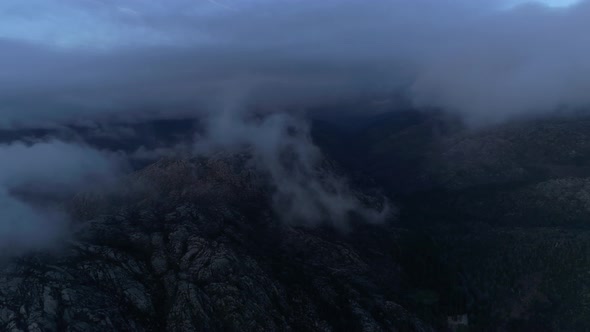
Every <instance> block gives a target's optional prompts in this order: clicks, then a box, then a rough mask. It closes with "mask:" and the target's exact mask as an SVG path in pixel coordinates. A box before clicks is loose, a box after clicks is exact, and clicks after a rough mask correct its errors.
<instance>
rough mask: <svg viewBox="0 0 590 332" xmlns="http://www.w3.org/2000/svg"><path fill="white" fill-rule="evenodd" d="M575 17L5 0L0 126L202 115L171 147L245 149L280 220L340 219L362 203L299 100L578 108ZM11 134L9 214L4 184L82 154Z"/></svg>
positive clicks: (419, 7) (486, 5)
mask: <svg viewBox="0 0 590 332" xmlns="http://www.w3.org/2000/svg"><path fill="white" fill-rule="evenodd" d="M589 18H590V3H589V2H587V1H580V2H578V3H575V4H570V5H569V6H555V4H553V5H552V6H549V5H544V4H543V3H541V2H523V1H520V2H518V3H517V2H514V1H500V0H498V1H493V0H486V1H484V0H482V1H466V0H452V1H451V0H420V1H406V0H375V1H361V0H346V1H335V0H328V1H321V2H318V1H303V0H301V1H295V0H280V1H266V0H257V1H256V0H251V1H229V0H225V1H222V0H216V1H188V0H170V1H166V3H165V4H164V3H162V2H161V1H156V0H148V1H141V2H137V1H130V0H127V1H110V0H106V1H70V0H65V1H57V0H52V1H41V0H27V1H16V0H10V1H3V2H2V3H1V4H0V72H1V73H2V75H0V127H1V128H8V129H17V128H39V127H50V128H60V126H65V125H71V124H74V125H89V126H92V125H93V123H95V122H106V123H108V122H117V121H118V122H121V121H122V122H141V121H144V120H147V119H154V118H158V119H173V118H186V117H188V118H198V119H207V121H206V122H207V124H208V127H207V129H206V134H205V135H200V136H199V135H197V139H196V141H195V142H194V144H195V147H194V148H187V147H186V146H184V145H181V146H179V147H178V149H180V150H183V151H186V150H191V151H193V152H194V153H197V154H203V153H207V152H206V151H210V150H211V149H215V148H218V149H228V148H231V149H235V148H236V147H243V146H248V147H250V148H251V149H252V151H253V152H252V154H253V159H254V160H255V161H256V163H257V164H258V165H260V168H261V169H263V170H264V171H265V172H267V173H268V174H269V176H270V178H271V179H272V181H273V183H274V186H275V188H276V196H275V198H274V201H275V202H274V204H275V206H276V210H277V211H285V215H286V217H285V218H287V219H308V220H316V219H323V218H330V219H341V218H343V216H344V215H346V214H348V213H349V212H350V211H353V210H356V211H362V208H361V207H360V203H359V202H358V199H357V198H356V197H355V194H354V193H353V191H352V189H350V187H349V186H348V185H347V184H346V181H345V180H343V179H339V178H337V177H334V178H330V179H326V178H323V177H322V176H321V175H320V174H319V173H318V171H317V169H318V167H319V166H318V165H320V164H321V160H322V157H321V153H320V151H319V150H318V149H317V148H316V147H315V146H314V145H313V143H312V142H311V140H310V139H309V137H308V136H309V135H308V124H306V120H305V119H306V117H307V116H310V112H311V113H313V111H311V110H312V109H318V108H320V109H321V106H322V105H328V104H334V103H341V104H343V103H346V102H351V101H356V100H388V99H389V98H392V96H400V95H401V96H403V98H404V99H407V100H408V101H409V102H410V103H411V105H412V107H413V108H414V109H416V110H417V111H420V110H422V109H432V108H435V109H439V110H442V111H444V112H449V113H452V114H455V115H459V116H460V117H461V118H462V119H463V120H464V121H465V122H466V123H467V124H471V125H474V126H482V125H488V124H495V123H502V122H506V121H510V120H513V119H521V118H526V117H537V116H543V115H545V114H550V113H552V112H556V111H565V112H567V111H574V110H575V111H579V110H584V109H585V108H586V107H587V105H588V103H589V102H590V95H588V94H587V93H586V91H587V90H588V89H589V88H590V57H588V56H587V55H588V54H589V53H590V49H589V47H590V46H588V45H590V43H588V40H587V39H588V38H590V37H588V34H587V31H588V30H589V29H590V19H589ZM228 105H230V107H228ZM395 108H396V107H395V105H392V107H391V109H392V111H395ZM363 111H365V110H363V109H362V108H359V109H358V112H363ZM257 116H262V118H258V120H256V121H254V122H252V119H253V118H256V117H257ZM311 116H313V114H311ZM36 146H37V145H33V148H35V147H36ZM17 147H18V149H17V148H14V146H9V147H5V148H4V149H3V151H5V152H3V153H6V156H7V157H6V158H8V159H11V158H13V159H14V158H15V157H14V156H16V159H14V160H15V163H16V164H14V165H16V166H14V165H13V166H14V167H13V166H10V165H12V164H10V163H9V165H8V166H2V167H0V172H2V174H7V175H6V176H4V177H2V176H0V179H3V180H2V185H3V186H4V188H5V189H4V190H3V191H2V195H3V196H2V197H5V199H6V200H5V202H6V205H7V206H10V207H12V208H13V210H14V211H15V212H14V213H15V215H17V214H22V213H28V214H30V215H31V216H33V213H36V212H34V211H30V210H29V209H28V208H29V207H27V205H26V204H25V203H23V202H15V201H13V199H14V197H12V196H10V189H11V186H13V185H14V184H13V182H14V181H17V182H18V183H19V184H22V183H28V184H30V183H37V182H38V181H39V179H41V180H42V181H41V183H44V181H54V182H55V181H58V183H48V185H49V184H50V185H51V186H61V185H62V184H63V183H66V184H68V185H69V184H71V183H70V181H74V183H76V181H78V180H81V179H84V178H85V177H86V175H84V174H85V173H84V172H82V171H80V170H82V169H84V170H86V169H93V167H95V166H90V165H89V164H86V163H85V162H86V161H85V160H86V159H80V158H76V156H79V155H80V153H81V154H85V153H89V152H88V151H86V150H80V151H78V150H75V149H74V150H72V149H71V146H69V145H67V144H66V145H63V144H57V143H55V142H53V143H51V144H50V145H48V146H43V147H44V148H52V149H55V150H54V151H52V152H51V153H50V154H43V153H40V154H37V153H36V152H35V153H32V150H31V148H25V147H24V146H20V145H17ZM204 147H207V148H204ZM37 148H40V147H37ZM160 150H161V151H160ZM160 150H158V151H146V150H138V151H137V152H136V153H135V154H136V155H137V156H140V157H142V158H153V155H154V154H158V153H160V152H162V151H163V152H167V151H169V150H168V149H166V148H161V149H160ZM173 150H175V149H174V148H173ZM23 151H24V152H23ZM159 151H160V152H159ZM285 151H287V153H290V154H291V158H292V160H291V161H293V160H294V161H295V162H294V163H293V164H291V165H289V163H285V162H284V161H281V160H282V159H281V158H283V155H284V154H285V153H286V152H285ZM60 154H64V157H63V158H59V159H55V158H54V156H55V155H60ZM93 156H94V158H95V159H96V158H99V159H100V157H99V156H98V155H93ZM29 158H37V159H35V161H37V160H38V164H39V165H41V164H44V163H49V164H52V163H53V165H54V167H53V168H54V169H57V170H59V171H58V174H63V176H57V177H53V176H52V177H50V176H48V175H47V174H48V173H46V172H45V169H47V168H46V166H45V165H44V167H42V168H39V169H36V168H34V167H36V166H35V162H30V160H29ZM3 160H5V159H3ZM22 163H26V164H27V165H30V167H33V168H32V169H29V168H25V169H20V166H19V165H21V164H22ZM107 164H108V163H107ZM107 164H105V163H101V162H99V163H98V165H99V166H97V167H98V169H103V168H105V167H106V168H108V167H107V166H106V165H107ZM91 165H95V164H94V163H91ZM288 166H291V168H289V167H288ZM72 167H74V168H75V169H76V170H78V171H74V172H73V173H72V172H71V171H72V170H71V168H72ZM66 174H67V175H66ZM71 174H74V175H71ZM15 179H16V180H15ZM59 181H61V182H59ZM6 197H9V198H10V197H12V198H11V199H12V200H8V198H6ZM285 202H286V203H285ZM23 204H25V205H23ZM19 211H20V212H19ZM22 211H25V212H22ZM375 213H376V214H377V215H378V214H379V212H375ZM302 214H303V215H302ZM35 215H36V214H35ZM31 219H32V220H35V218H34V217H31ZM377 219H378V218H377ZM33 228H35V227H33ZM19 232H23V231H22V230H21V231H19ZM7 234H10V232H8V233H7Z"/></svg>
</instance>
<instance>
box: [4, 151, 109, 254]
mask: <svg viewBox="0 0 590 332" xmlns="http://www.w3.org/2000/svg"><path fill="white" fill-rule="evenodd" d="M0 159H1V160H2V164H0V211H2V212H1V214H0V250H2V252H4V253H13V252H21V251H24V250H28V249H41V248H46V247H47V246H50V245H52V244H54V243H55V241H56V240H58V239H59V238H61V237H63V236H64V235H65V234H66V232H67V225H68V223H67V222H68V220H67V217H66V215H65V214H64V213H63V211H61V210H60V209H59V207H56V206H55V205H53V204H44V202H43V201H44V200H47V199H50V198H51V197H55V196H58V197H61V196H62V195H64V194H68V193H69V194H72V193H74V192H76V191H77V190H80V189H81V188H83V187H85V186H89V185H96V184H99V183H104V182H105V181H109V180H111V179H113V177H114V176H115V175H116V174H117V173H119V172H120V167H121V163H120V161H119V160H117V158H116V157H113V156H110V155H107V154H104V153H101V152H99V151H96V150H93V149H91V148H89V147H86V146H81V145H77V144H73V143H65V142H61V141H47V142H39V143H35V144H25V143H20V142H14V143H12V144H5V145H0Z"/></svg>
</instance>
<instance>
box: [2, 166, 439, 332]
mask: <svg viewBox="0 0 590 332" xmlns="http://www.w3.org/2000/svg"><path fill="white" fill-rule="evenodd" d="M263 183H264V181H261V179H260V176H259V175H258V174H257V173H256V171H255V170H253V169H251V168H250V167H248V165H247V161H245V160H244V158H242V157H241V156H233V157H231V158H211V159H194V160H166V161H160V162H158V163H156V164H154V165H151V166H150V167H148V168H146V169H144V170H143V171H141V172H139V173H137V174H135V175H133V176H132V177H131V178H129V179H128V180H127V181H126V182H125V183H124V185H123V188H121V189H120V190H118V191H117V192H116V193H114V192H113V193H85V194H80V195H78V196H77V197H76V198H75V199H74V201H73V202H72V204H71V206H70V210H71V213H72V215H73V216H74V217H75V218H74V219H75V220H77V224H76V225H75V229H76V230H75V232H74V233H75V234H74V235H73V236H72V239H71V240H70V241H69V242H68V243H67V244H64V245H63V248H60V249H59V250H56V251H55V252H51V253H32V254H28V255H26V256H21V257H19V258H16V259H15V258H12V259H9V260H7V261H5V262H3V263H1V265H0V330H2V331H342V330H347V331H354V330H358V331H430V330H431V328H430V327H429V326H428V325H426V324H425V323H423V322H422V321H421V320H420V319H418V318H417V317H416V316H415V315H413V314H412V313H410V312H409V311H408V310H406V309H404V308H403V307H402V306H400V305H399V304H398V301H397V300H396V291H397V289H398V287H399V275H400V273H401V272H400V266H399V265H398V264H397V263H396V261H395V259H394V258H393V256H391V255H389V254H387V249H384V248H387V247H388V246H389V247H393V246H395V237H396V231H395V229H393V228H391V227H388V226H367V227H362V229H363V230H362V231H359V232H358V233H355V227H354V225H353V226H352V227H351V228H350V229H349V230H348V231H347V232H341V231H337V230H334V229H327V228H324V227H317V228H313V229H310V228H301V227H293V226H289V225H286V224H284V223H281V222H280V221H278V220H276V218H275V216H274V215H273V213H272V209H270V207H269V192H268V188H266V187H265V186H264V185H263Z"/></svg>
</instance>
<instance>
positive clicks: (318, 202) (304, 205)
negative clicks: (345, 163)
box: [195, 112, 392, 227]
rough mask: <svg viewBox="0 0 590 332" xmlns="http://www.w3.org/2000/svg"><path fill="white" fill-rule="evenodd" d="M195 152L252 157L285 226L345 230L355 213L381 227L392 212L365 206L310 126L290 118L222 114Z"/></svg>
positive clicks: (377, 207)
mask: <svg viewBox="0 0 590 332" xmlns="http://www.w3.org/2000/svg"><path fill="white" fill-rule="evenodd" d="M195 150H196V152H197V153H198V154H205V155H207V154H210V153H216V152H217V151H220V150H222V151H230V152H241V151H249V153H250V154H251V158H252V162H253V165H254V166H255V167H257V168H258V169H259V170H260V171H262V173H263V174H265V175H267V176H268V179H269V183H270V184H271V186H272V188H273V205H274V209H275V212H277V214H278V215H279V216H281V217H282V219H283V220H284V221H286V222H290V223H294V224H304V225H307V226H313V225H318V224H320V223H326V222H329V223H332V225H334V226H337V227H346V225H347V223H348V222H349V221H350V220H349V218H350V217H351V213H355V214H356V215H357V217H358V216H359V215H360V216H361V218H362V219H364V220H365V221H368V222H372V223H379V222H381V221H383V220H384V219H385V218H387V217H389V216H390V213H391V212H392V211H391V210H390V207H389V206H388V205H387V203H384V202H381V204H379V206H375V205H373V206H369V205H367V204H364V203H362V202H361V200H360V199H359V195H358V193H355V192H354V191H353V190H352V189H351V187H350V186H349V185H348V183H347V182H346V180H345V179H344V178H342V177H339V176H337V175H336V174H335V172H333V170H332V169H331V167H332V166H331V165H329V164H327V161H326V160H325V159H324V158H323V156H322V154H321V153H320V151H319V149H318V148H317V147H316V146H314V145H313V143H312V142H311V138H310V132H309V127H308V126H307V124H306V123H305V122H304V121H302V120H300V119H297V118H295V117H293V116H291V115H288V114H271V115H268V116H264V117H254V118H238V117H235V114H234V113H233V112H225V113H222V114H219V115H217V116H215V117H213V118H210V121H209V126H208V132H207V133H205V135H204V136H202V137H200V138H199V139H198V140H197V143H196V146H195Z"/></svg>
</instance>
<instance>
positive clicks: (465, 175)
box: [319, 111, 590, 331]
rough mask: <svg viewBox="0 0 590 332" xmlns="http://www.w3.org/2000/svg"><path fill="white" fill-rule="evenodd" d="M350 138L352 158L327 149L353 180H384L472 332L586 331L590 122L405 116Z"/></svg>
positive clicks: (589, 322) (381, 120)
mask: <svg viewBox="0 0 590 332" xmlns="http://www.w3.org/2000/svg"><path fill="white" fill-rule="evenodd" d="M322 131H323V130H322ZM323 132H325V131H323ZM332 132H336V131H335V130H332ZM342 137H343V140H346V141H347V142H349V143H348V145H347V146H355V147H356V148H355V150H350V149H349V150H348V152H349V153H346V152H345V151H344V150H339V146H337V145H331V144H330V140H326V139H323V138H322V137H321V135H319V138H320V140H319V141H321V142H323V144H324V149H325V150H326V151H328V153H329V154H330V155H331V156H334V157H335V159H336V160H338V161H339V162H341V163H342V164H343V165H346V168H348V169H349V172H350V174H355V178H356V181H357V182H359V183H361V184H362V183H373V184H374V183H377V184H381V185H382V187H383V189H384V190H385V191H386V192H388V193H389V194H390V195H391V196H392V197H394V198H393V200H394V201H395V202H396V204H398V207H399V211H400V215H399V223H400V226H402V227H405V228H407V229H409V230H412V231H414V232H422V234H424V236H425V238H426V239H428V240H427V241H425V242H426V243H427V242H428V241H430V242H432V243H433V244H434V246H435V248H436V249H434V251H436V252H438V253H439V255H440V256H441V257H443V258H442V262H443V264H444V265H445V266H446V267H447V269H448V270H450V271H451V272H450V274H449V275H457V276H458V277H457V278H456V279H455V281H456V284H454V287H456V288H458V289H460V290H462V293H461V294H463V296H464V299H465V301H466V305H465V314H467V316H468V317H469V326H470V328H471V329H472V330H474V331H488V330H489V331H582V330H587V329H588V328H590V311H589V307H588V302H587V299H588V296H590V293H589V292H588V289H589V288H588V274H587V268H586V267H587V266H588V264H589V263H590V262H588V257H590V256H589V255H588V254H589V251H588V249H589V247H588V243H590V241H589V240H590V227H589V226H590V224H589V223H588V221H589V220H590V208H589V207H590V203H589V202H590V185H589V183H590V158H589V157H588V156H590V118H588V117H584V116H555V117H546V118H543V119H530V120H522V121H519V122H512V123H509V124H501V125H495V126H488V127H485V128H468V127H465V126H462V125H461V124H460V123H458V122H456V121H455V120H454V119H453V118H452V117H448V116H444V115H442V114H439V113H436V112H432V113H428V112H422V113H418V112H410V111H408V112H398V113H396V114H393V113H392V114H388V115H384V116H381V117H378V118H376V119H375V121H374V122H373V123H372V124H369V125H365V126H361V127H359V128H356V129H355V130H348V131H345V132H343V133H342ZM331 141H337V139H335V138H333V137H332V138H331ZM368 179H372V180H370V181H369V180H368ZM416 274H417V275H419V276H422V277H423V278H426V277H425V276H427V275H428V274H429V271H428V269H425V268H419V269H418V271H417V272H416ZM428 289H429V290H430V291H432V292H433V293H434V294H438V295H439V296H440V293H438V292H437V291H436V290H433V289H432V288H428ZM443 311H447V312H450V311H451V310H449V308H444V306H443Z"/></svg>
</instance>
